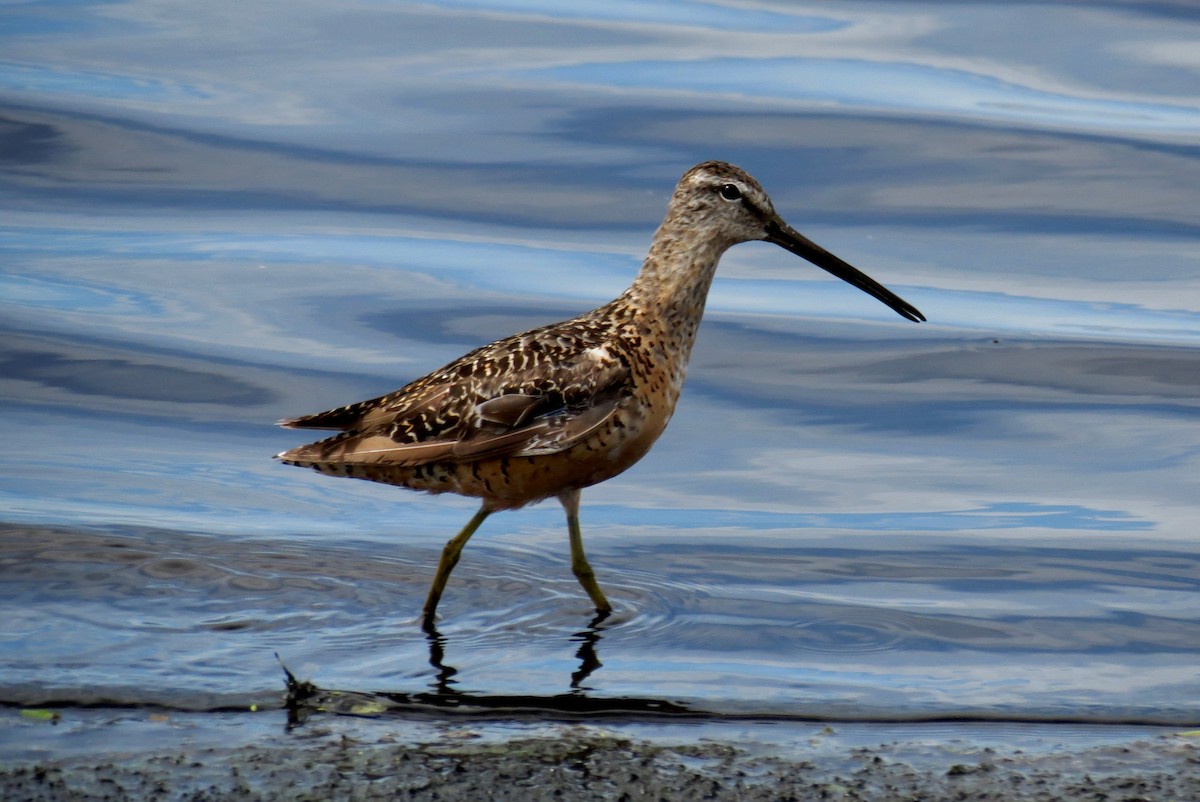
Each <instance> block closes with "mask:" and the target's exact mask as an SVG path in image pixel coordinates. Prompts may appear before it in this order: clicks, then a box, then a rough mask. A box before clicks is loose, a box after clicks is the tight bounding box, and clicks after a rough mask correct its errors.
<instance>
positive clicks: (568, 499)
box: [558, 490, 612, 613]
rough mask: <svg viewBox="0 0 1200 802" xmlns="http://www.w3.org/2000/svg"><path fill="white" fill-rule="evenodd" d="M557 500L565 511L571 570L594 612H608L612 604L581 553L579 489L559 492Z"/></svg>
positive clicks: (610, 610) (581, 535) (585, 556)
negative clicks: (585, 593)
mask: <svg viewBox="0 0 1200 802" xmlns="http://www.w3.org/2000/svg"><path fill="white" fill-rule="evenodd" d="M558 500H559V501H561V502H562V505H563V509H564V510H566V512H567V532H568V533H570V536H571V571H572V572H574V574H575V578H576V579H578V580H579V584H580V585H582V586H583V589H584V590H586V591H587V595H588V596H590V597H591V599H592V604H594V605H596V612H598V613H610V612H612V605H611V604H609V603H608V598H607V597H606V596H605V595H604V591H602V590H601V589H600V585H598V584H597V583H596V572H595V571H593V570H592V566H591V564H590V563H589V562H588V559H587V555H586V554H584V553H583V533H582V532H580V531H579V491H578V490H568V491H566V492H565V493H562V494H560V495H559V497H558Z"/></svg>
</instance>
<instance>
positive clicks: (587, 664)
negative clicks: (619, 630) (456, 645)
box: [423, 612, 611, 700]
mask: <svg viewBox="0 0 1200 802" xmlns="http://www.w3.org/2000/svg"><path fill="white" fill-rule="evenodd" d="M610 615H611V613H608V612H601V613H598V614H597V615H596V617H595V618H593V619H592V620H591V623H589V624H588V625H587V628H586V629H583V630H581V631H579V632H576V633H575V634H574V635H572V636H571V640H572V641H573V642H575V643H578V644H579V649H578V650H576V652H575V657H576V658H578V660H579V667H578V668H577V669H575V670H574V671H572V672H571V682H570V685H569V687H570V692H571V693H572V694H577V695H583V694H584V693H586V692H587V691H588V690H590V688H588V687H586V686H585V685H584V684H583V683H584V682H585V681H586V680H587V678H588V677H590V676H591V675H592V673H593V672H594V671H595V670H596V669H598V668H600V667H601V666H602V665H604V664H603V663H602V662H600V657H599V656H598V654H597V652H596V647H597V646H598V645H599V643H600V641H601V639H602V638H603V637H604V635H603V632H604V621H605V620H606V619H607V618H608V617H609V616H610ZM423 629H424V630H425V639H426V640H427V641H428V643H429V665H431V666H432V667H433V670H434V678H433V682H432V683H431V685H430V687H431V688H432V690H433V693H434V695H436V696H438V697H443V698H445V699H446V700H449V698H451V697H454V698H458V699H461V698H462V697H464V696H469V694H464V693H463V692H462V691H460V690H458V689H457V688H455V687H454V686H455V685H456V684H457V682H458V681H457V680H456V679H454V677H455V675H457V674H458V669H457V668H455V667H454V666H452V665H450V664H448V663H447V662H446V646H447V643H448V641H447V638H446V636H445V635H443V634H442V633H441V632H439V631H438V628H437V626H435V625H434V624H432V623H426V625H425V626H424V627H423Z"/></svg>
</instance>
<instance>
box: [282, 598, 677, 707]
mask: <svg viewBox="0 0 1200 802" xmlns="http://www.w3.org/2000/svg"><path fill="white" fill-rule="evenodd" d="M607 618H608V613H600V614H598V615H597V616H596V617H595V618H593V619H592V621H591V623H590V624H588V626H587V628H586V629H584V630H582V631H580V632H576V633H575V634H574V635H572V636H571V642H572V643H578V644H579V648H578V649H577V650H576V651H575V657H576V658H577V659H578V660H579V666H578V668H576V669H575V670H574V671H572V672H571V679H570V682H569V683H568V687H567V689H566V690H564V692H562V693H557V694H554V693H550V694H534V695H530V694H516V695H507V694H501V695H492V694H479V693H470V692H466V691H461V690H459V689H458V688H456V687H455V686H456V685H457V684H458V682H459V680H458V679H457V675H458V669H457V668H455V667H454V666H452V665H450V664H448V663H447V662H446V650H447V648H448V647H450V646H451V645H452V642H451V641H450V640H449V639H447V638H446V636H444V635H442V634H441V633H440V632H438V630H437V628H436V627H434V626H426V627H424V630H425V638H426V641H427V643H428V645H429V665H430V666H432V667H433V670H434V678H433V682H432V683H431V685H430V690H428V691H423V692H419V693H409V692H399V691H397V692H365V691H353V690H327V689H324V688H320V687H318V686H317V685H316V684H314V683H312V682H308V681H300V680H298V679H296V677H295V676H293V674H292V672H290V671H288V669H287V667H286V666H284V667H283V671H284V674H285V675H286V677H287V688H288V694H287V699H286V701H285V705H286V708H287V711H288V725H289V726H290V727H294V726H299V725H300V724H303V723H304V721H305V720H306V719H307V718H308V716H309V715H310V714H313V713H321V714H334V715H351V716H369V717H377V716H383V715H389V714H404V713H406V712H411V711H422V712H426V713H428V712H429V711H430V710H431V709H432V708H437V709H441V710H443V711H444V710H457V711H460V712H463V713H470V714H472V715H511V714H512V713H513V712H515V711H520V712H522V713H529V712H530V711H544V712H549V713H554V714H555V715H586V716H592V715H619V716H671V717H679V716H685V717H692V716H695V715H697V713H696V712H695V711H692V710H690V709H689V708H688V707H687V706H685V705H683V704H681V703H679V702H670V701H666V700H663V699H648V698H636V697H618V698H606V697H604V696H603V695H601V696H591V695H589V692H590V691H592V690H593V689H592V688H589V687H587V686H586V685H585V684H584V683H586V682H587V680H588V678H589V677H591V676H592V674H593V673H594V672H595V671H596V669H598V668H600V666H601V665H603V664H602V663H601V662H600V657H599V654H598V652H599V645H600V641H601V639H602V638H603V637H604V630H605V626H604V623H605V619H607ZM281 662H282V661H281Z"/></svg>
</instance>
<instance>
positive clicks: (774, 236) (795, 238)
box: [767, 217, 925, 323]
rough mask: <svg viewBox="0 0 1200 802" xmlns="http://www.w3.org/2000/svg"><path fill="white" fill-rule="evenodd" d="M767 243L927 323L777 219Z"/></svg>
mask: <svg viewBox="0 0 1200 802" xmlns="http://www.w3.org/2000/svg"><path fill="white" fill-rule="evenodd" d="M767 242H773V243H775V244H776V245H778V246H779V247H781V248H783V249H785V250H788V251H791V252H792V253H794V254H796V255H797V256H799V257H801V258H802V259H807V260H808V261H810V262H812V263H813V264H814V265H816V266H817V267H819V268H821V269H822V270H828V271H829V272H830V273H832V274H833V275H835V276H837V277H838V278H840V279H841V280H842V281H846V282H849V283H851V284H853V285H854V286H855V287H858V288H859V289H860V290H862V291H863V292H865V293H866V294H867V295H871V296H874V297H875V298H878V299H879V300H881V301H883V302H884V303H885V304H887V305H888V306H890V307H891V308H892V309H895V310H896V312H897V313H898V314H900V315H902V316H904V317H906V318H908V319H909V320H912V321H914V322H916V323H920V322H921V321H923V320H925V316H924V315H922V314H921V310H919V309H917V308H916V307H915V306H913V305H912V304H910V303H909V302H908V301H906V300H904V299H903V298H901V297H900V296H899V295H897V294H896V293H894V292H892V291H891V290H889V289H888V288H887V287H885V286H883V285H882V284H880V283H879V282H878V281H876V280H875V279H873V278H871V277H870V276H868V275H867V274H866V273H864V272H862V271H861V270H859V269H858V268H857V267H854V266H852V265H849V264H847V263H846V262H843V261H842V260H841V259H839V258H837V257H836V256H834V255H833V254H832V253H830V252H829V251H827V250H825V249H824V248H822V247H821V246H820V245H818V244H817V243H815V242H813V241H812V240H810V239H809V238H808V237H806V236H804V235H803V234H801V233H800V232H799V231H797V230H796V229H794V228H792V227H791V226H789V225H788V224H787V223H785V222H783V221H782V220H780V219H779V218H778V217H776V218H775V219H774V220H772V221H771V222H769V223H767Z"/></svg>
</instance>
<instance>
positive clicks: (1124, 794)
mask: <svg viewBox="0 0 1200 802" xmlns="http://www.w3.org/2000/svg"><path fill="white" fill-rule="evenodd" d="M55 715H57V716H58V719H57V721H55V720H53V719H52V718H50V719H48V718H45V717H40V718H39V717H35V716H29V715H23V714H22V713H21V711H19V710H16V709H12V708H10V709H9V710H8V711H5V712H4V713H3V718H4V719H6V721H7V724H6V726H4V728H3V731H4V732H3V741H2V742H0V794H2V797H3V798H4V799H14V800H15V799H27V800H47V802H49V800H54V801H55V802H68V801H70V800H85V799H86V800H91V799H106V800H135V799H136V800H144V799H155V800H218V799H220V800H247V801H248V800H310V799H347V800H384V799H389V800H390V799H439V800H473V801H476V800H482V799H492V800H521V801H522V802H534V801H535V800H559V799H604V800H618V799H621V800H642V799H646V800H649V799H654V800H658V799H671V800H673V799H680V800H694V799H717V800H780V799H799V800H808V799H834V800H910V799H912V800H917V799H919V800H927V801H928V802H935V801H936V800H965V799H969V800H1047V801H1049V800H1116V799H1119V800H1186V799H1200V732H1188V731H1181V730H1178V729H1175V730H1171V729H1166V728H1147V727H1143V728H1137V727H1079V726H1077V725H986V724H978V723H976V724H940V725H936V724H935V725H869V724H847V725H838V724H831V725H824V724H812V723H794V722H787V723H781V722H775V723H754V722H741V723H736V722H734V723H730V722H722V723H706V722H689V723H673V724H666V725H663V724H646V723H636V722H590V723H584V722H573V723H572V722H557V723H556V722H546V721H531V720H513V721H498V720H487V721H473V720H449V721H448V720H445V719H441V720H432V719H431V720H423V721H422V720H409V719H368V718H355V717H344V716H327V717H324V718H319V719H313V720H310V721H308V722H307V723H305V724H304V725H303V726H301V727H298V728H292V729H288V728H287V727H286V721H285V717H284V715H283V713H282V711H279V710H273V711H265V712H262V713H258V714H245V713H238V714H233V713H226V714H182V715H180V714H164V713H153V712H146V711H113V710H86V711H79V710H67V711H59V712H56V714H55Z"/></svg>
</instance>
